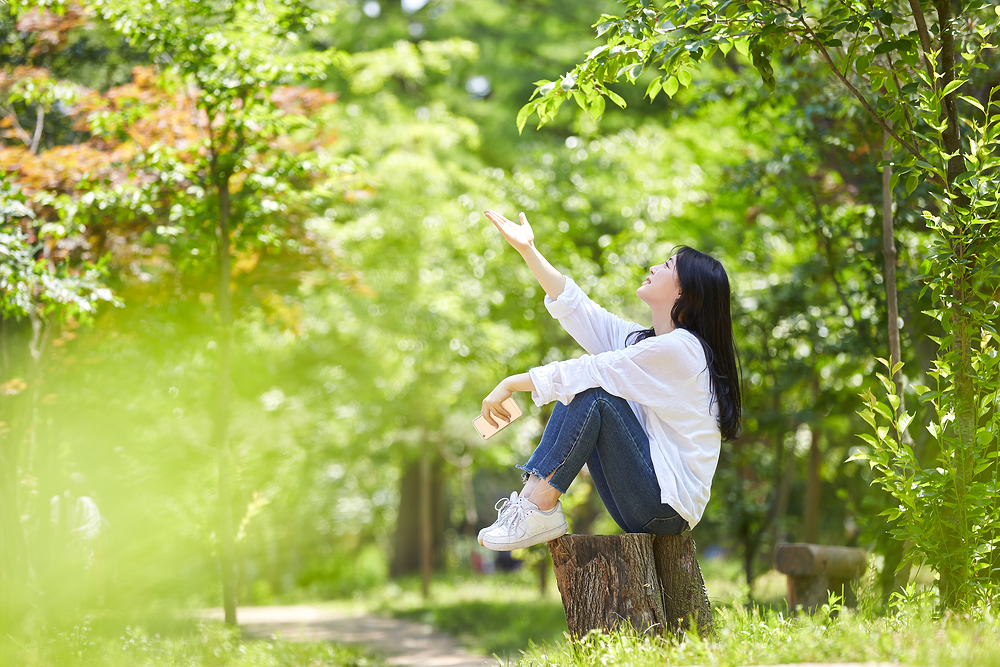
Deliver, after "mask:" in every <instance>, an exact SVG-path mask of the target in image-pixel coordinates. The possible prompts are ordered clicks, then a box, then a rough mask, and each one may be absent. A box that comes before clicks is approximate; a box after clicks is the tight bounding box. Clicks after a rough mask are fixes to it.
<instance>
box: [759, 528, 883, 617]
mask: <svg viewBox="0 0 1000 667" xmlns="http://www.w3.org/2000/svg"><path fill="white" fill-rule="evenodd" d="M774 561H775V567H776V568H777V570H778V571H779V572H781V573H782V574H784V575H785V576H786V577H787V580H788V608H789V609H792V610H794V609H795V608H796V607H800V606H801V607H804V608H806V609H807V610H809V611H812V610H814V609H816V608H817V607H819V606H821V605H824V604H826V602H827V601H828V600H829V599H830V593H831V591H832V592H834V593H836V594H838V595H841V596H843V598H844V604H845V605H847V606H854V605H856V604H857V600H856V599H855V596H854V594H853V591H852V589H851V588H850V586H849V584H850V582H852V581H854V580H855V579H858V578H860V577H861V575H862V574H864V572H865V569H867V567H868V552H866V551H865V550H864V549H859V548H856V547H831V546H825V545H820V544H781V545H779V546H778V550H777V551H776V553H775V558H774Z"/></svg>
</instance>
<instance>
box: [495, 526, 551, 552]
mask: <svg viewBox="0 0 1000 667" xmlns="http://www.w3.org/2000/svg"><path fill="white" fill-rule="evenodd" d="M568 532H569V525H567V524H565V523H564V524H563V525H561V526H558V527H556V528H550V529H549V530H547V531H545V532H544V533H538V534H537V535H532V536H531V537H530V538H528V539H523V540H520V541H519V542H505V543H503V544H500V543H497V542H490V541H489V540H486V539H484V540H483V541H482V542H480V544H482V545H483V546H484V547H486V548H487V549H489V550H490V551H514V550H515V549H526V548H527V547H533V546H535V545H536V544H541V543H542V542H548V541H549V540H554V539H556V538H557V537H562V536H563V535H565V534H566V533H568Z"/></svg>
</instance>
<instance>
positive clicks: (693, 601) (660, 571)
mask: <svg viewBox="0 0 1000 667" xmlns="http://www.w3.org/2000/svg"><path fill="white" fill-rule="evenodd" d="M548 546H549V551H550V552H551V553H552V563H553V565H554V567H555V575H556V583H557V584H558V586H559V593H560V595H561V596H562V602H563V609H564V610H565V611H566V624H567V625H568V626H569V631H570V634H571V635H572V636H574V637H582V636H583V635H585V634H587V632H589V631H590V630H593V629H595V628H599V629H602V630H606V631H609V632H610V631H613V630H616V629H622V628H627V627H629V626H631V628H633V629H634V630H635V631H637V632H639V633H642V634H647V633H652V634H664V633H680V632H684V631H686V630H688V629H690V625H691V621H692V620H694V622H695V626H696V628H697V630H698V633H699V634H702V635H705V634H708V633H710V632H711V631H712V613H711V610H710V608H709V603H708V594H707V593H706V591H705V581H704V579H703V578H702V575H701V568H700V567H699V566H698V560H697V559H696V558H695V543H694V540H692V539H691V538H690V537H688V536H686V535H676V536H661V537H658V536H653V535H647V534H645V533H629V534H626V535H564V536H562V537H560V538H558V539H555V540H552V541H550V542H549V543H548Z"/></svg>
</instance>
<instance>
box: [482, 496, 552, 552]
mask: <svg viewBox="0 0 1000 667" xmlns="http://www.w3.org/2000/svg"><path fill="white" fill-rule="evenodd" d="M505 510H506V508H505ZM508 511H509V513H508V514H507V516H505V517H504V520H503V521H500V520H499V519H498V520H497V522H496V523H495V524H493V525H492V526H490V527H489V528H486V529H485V530H484V531H483V533H482V536H481V538H482V545H483V546H484V547H486V548H487V549H492V550H493V551H513V550H514V549H524V548H525V547H530V546H533V545H535V544H541V543H542V542H548V541H549V540H554V539H555V538H557V537H559V536H560V535H565V534H566V533H568V532H569V526H568V525H566V515H565V514H563V509H562V502H556V506H555V507H553V508H552V509H551V510H549V511H547V512H543V511H542V510H540V509H538V505H536V504H535V503H533V502H531V501H530V500H528V499H527V498H518V499H517V503H516V504H515V505H514V506H513V509H511V510H508Z"/></svg>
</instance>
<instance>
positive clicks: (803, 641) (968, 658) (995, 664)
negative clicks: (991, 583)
mask: <svg viewBox="0 0 1000 667" xmlns="http://www.w3.org/2000/svg"><path fill="white" fill-rule="evenodd" d="M715 623H716V630H717V632H716V635H715V637H714V638H711V639H709V640H705V641H703V640H701V639H699V638H698V637H696V636H688V637H685V638H683V639H681V640H679V641H677V640H669V639H659V638H654V639H650V638H644V637H637V636H635V634H634V633H615V634H611V635H608V634H602V633H596V632H595V633H592V634H590V635H588V636H587V637H585V638H584V639H583V640H581V641H578V642H573V643H564V644H559V645H551V646H546V647H532V648H531V649H529V650H528V651H527V652H526V654H525V655H524V657H523V659H522V660H521V661H520V662H519V663H518V667H534V666H536V665H552V666H565V667H582V666H584V665H602V666H606V667H614V666H617V665H621V666H622V667H624V666H626V665H627V666H629V667H646V666H650V667H652V666H653V665H656V666H657V667H659V666H662V665H694V664H697V665H704V666H705V667H709V666H711V667H738V666H742V665H768V664H780V663H798V662H816V663H823V662H890V663H899V664H904V665H908V666H910V665H912V666H914V667H924V666H926V667H953V666H955V665H962V666H963V667H1000V643H998V642H997V636H998V634H1000V622H998V621H997V619H996V618H995V617H991V616H990V615H989V614H986V615H985V617H983V618H980V619H979V620H975V621H974V620H970V619H968V618H965V619H960V618H955V619H950V620H934V619H933V618H932V617H931V614H930V613H929V611H927V610H926V609H919V608H915V607H913V606H909V607H905V608H904V609H903V611H902V612H901V613H900V614H898V615H896V616H893V617H885V618H880V619H872V620H865V619H862V618H860V617H858V616H856V615H853V614H851V613H847V612H846V611H845V612H842V613H841V614H840V615H839V616H838V617H837V618H832V617H831V614H830V607H829V606H827V607H825V608H824V609H823V610H821V611H819V612H817V613H816V614H815V615H814V616H812V617H810V616H805V615H803V616H799V617H796V618H788V617H786V616H785V615H783V614H781V613H779V612H776V611H771V610H767V611H761V610H760V609H759V608H756V607H755V608H751V609H750V610H747V609H746V608H744V607H731V608H718V609H717V610H716V611H715Z"/></svg>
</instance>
